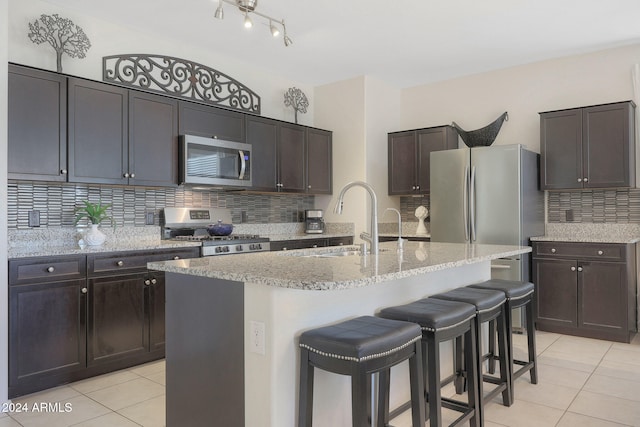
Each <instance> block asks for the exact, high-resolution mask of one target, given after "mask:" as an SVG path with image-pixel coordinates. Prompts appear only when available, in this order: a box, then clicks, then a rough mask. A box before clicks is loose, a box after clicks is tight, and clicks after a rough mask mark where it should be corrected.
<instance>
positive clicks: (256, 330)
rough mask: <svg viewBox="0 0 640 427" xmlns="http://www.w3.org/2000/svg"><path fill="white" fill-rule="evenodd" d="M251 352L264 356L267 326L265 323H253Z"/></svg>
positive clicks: (251, 326) (250, 332) (250, 331)
mask: <svg viewBox="0 0 640 427" xmlns="http://www.w3.org/2000/svg"><path fill="white" fill-rule="evenodd" d="M249 334H250V337H249V340H250V342H249V351H251V352H252V353H258V354H264V350H265V348H264V341H265V326H264V322H257V321H255V320H252V321H251V324H250V330H249Z"/></svg>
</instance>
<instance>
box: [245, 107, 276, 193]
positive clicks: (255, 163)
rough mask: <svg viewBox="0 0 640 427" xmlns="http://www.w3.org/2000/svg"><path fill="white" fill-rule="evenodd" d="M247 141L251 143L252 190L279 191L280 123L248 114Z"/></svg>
mask: <svg viewBox="0 0 640 427" xmlns="http://www.w3.org/2000/svg"><path fill="white" fill-rule="evenodd" d="M246 125H247V143H249V144H251V150H252V157H253V159H252V162H251V183H252V187H251V189H252V190H257V191H277V189H278V186H277V185H276V184H277V183H278V174H277V156H276V152H277V147H278V135H279V130H278V127H279V123H278V121H276V120H272V119H265V118H262V117H253V116H247V120H246Z"/></svg>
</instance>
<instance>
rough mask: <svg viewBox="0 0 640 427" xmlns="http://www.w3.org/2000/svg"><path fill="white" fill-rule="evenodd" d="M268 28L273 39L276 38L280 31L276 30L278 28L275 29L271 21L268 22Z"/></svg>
mask: <svg viewBox="0 0 640 427" xmlns="http://www.w3.org/2000/svg"><path fill="white" fill-rule="evenodd" d="M269 28H270V30H271V35H272V36H273V37H278V36H279V35H280V30H279V29H278V27H276V25H275V24H274V23H273V21H269Z"/></svg>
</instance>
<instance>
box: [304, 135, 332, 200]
mask: <svg viewBox="0 0 640 427" xmlns="http://www.w3.org/2000/svg"><path fill="white" fill-rule="evenodd" d="M331 149H332V133H331V132H330V131H326V130H320V129H312V128H308V129H307V156H306V157H307V193H311V194H331V193H332V190H333V180H332V170H333V168H332V152H331Z"/></svg>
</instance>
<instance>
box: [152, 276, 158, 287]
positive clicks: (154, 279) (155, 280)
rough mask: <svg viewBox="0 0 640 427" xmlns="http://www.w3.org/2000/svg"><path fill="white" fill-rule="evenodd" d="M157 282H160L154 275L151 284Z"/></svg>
mask: <svg viewBox="0 0 640 427" xmlns="http://www.w3.org/2000/svg"><path fill="white" fill-rule="evenodd" d="M156 283H158V280H157V279H156V278H155V277H154V278H153V279H151V284H152V285H155V284H156Z"/></svg>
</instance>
